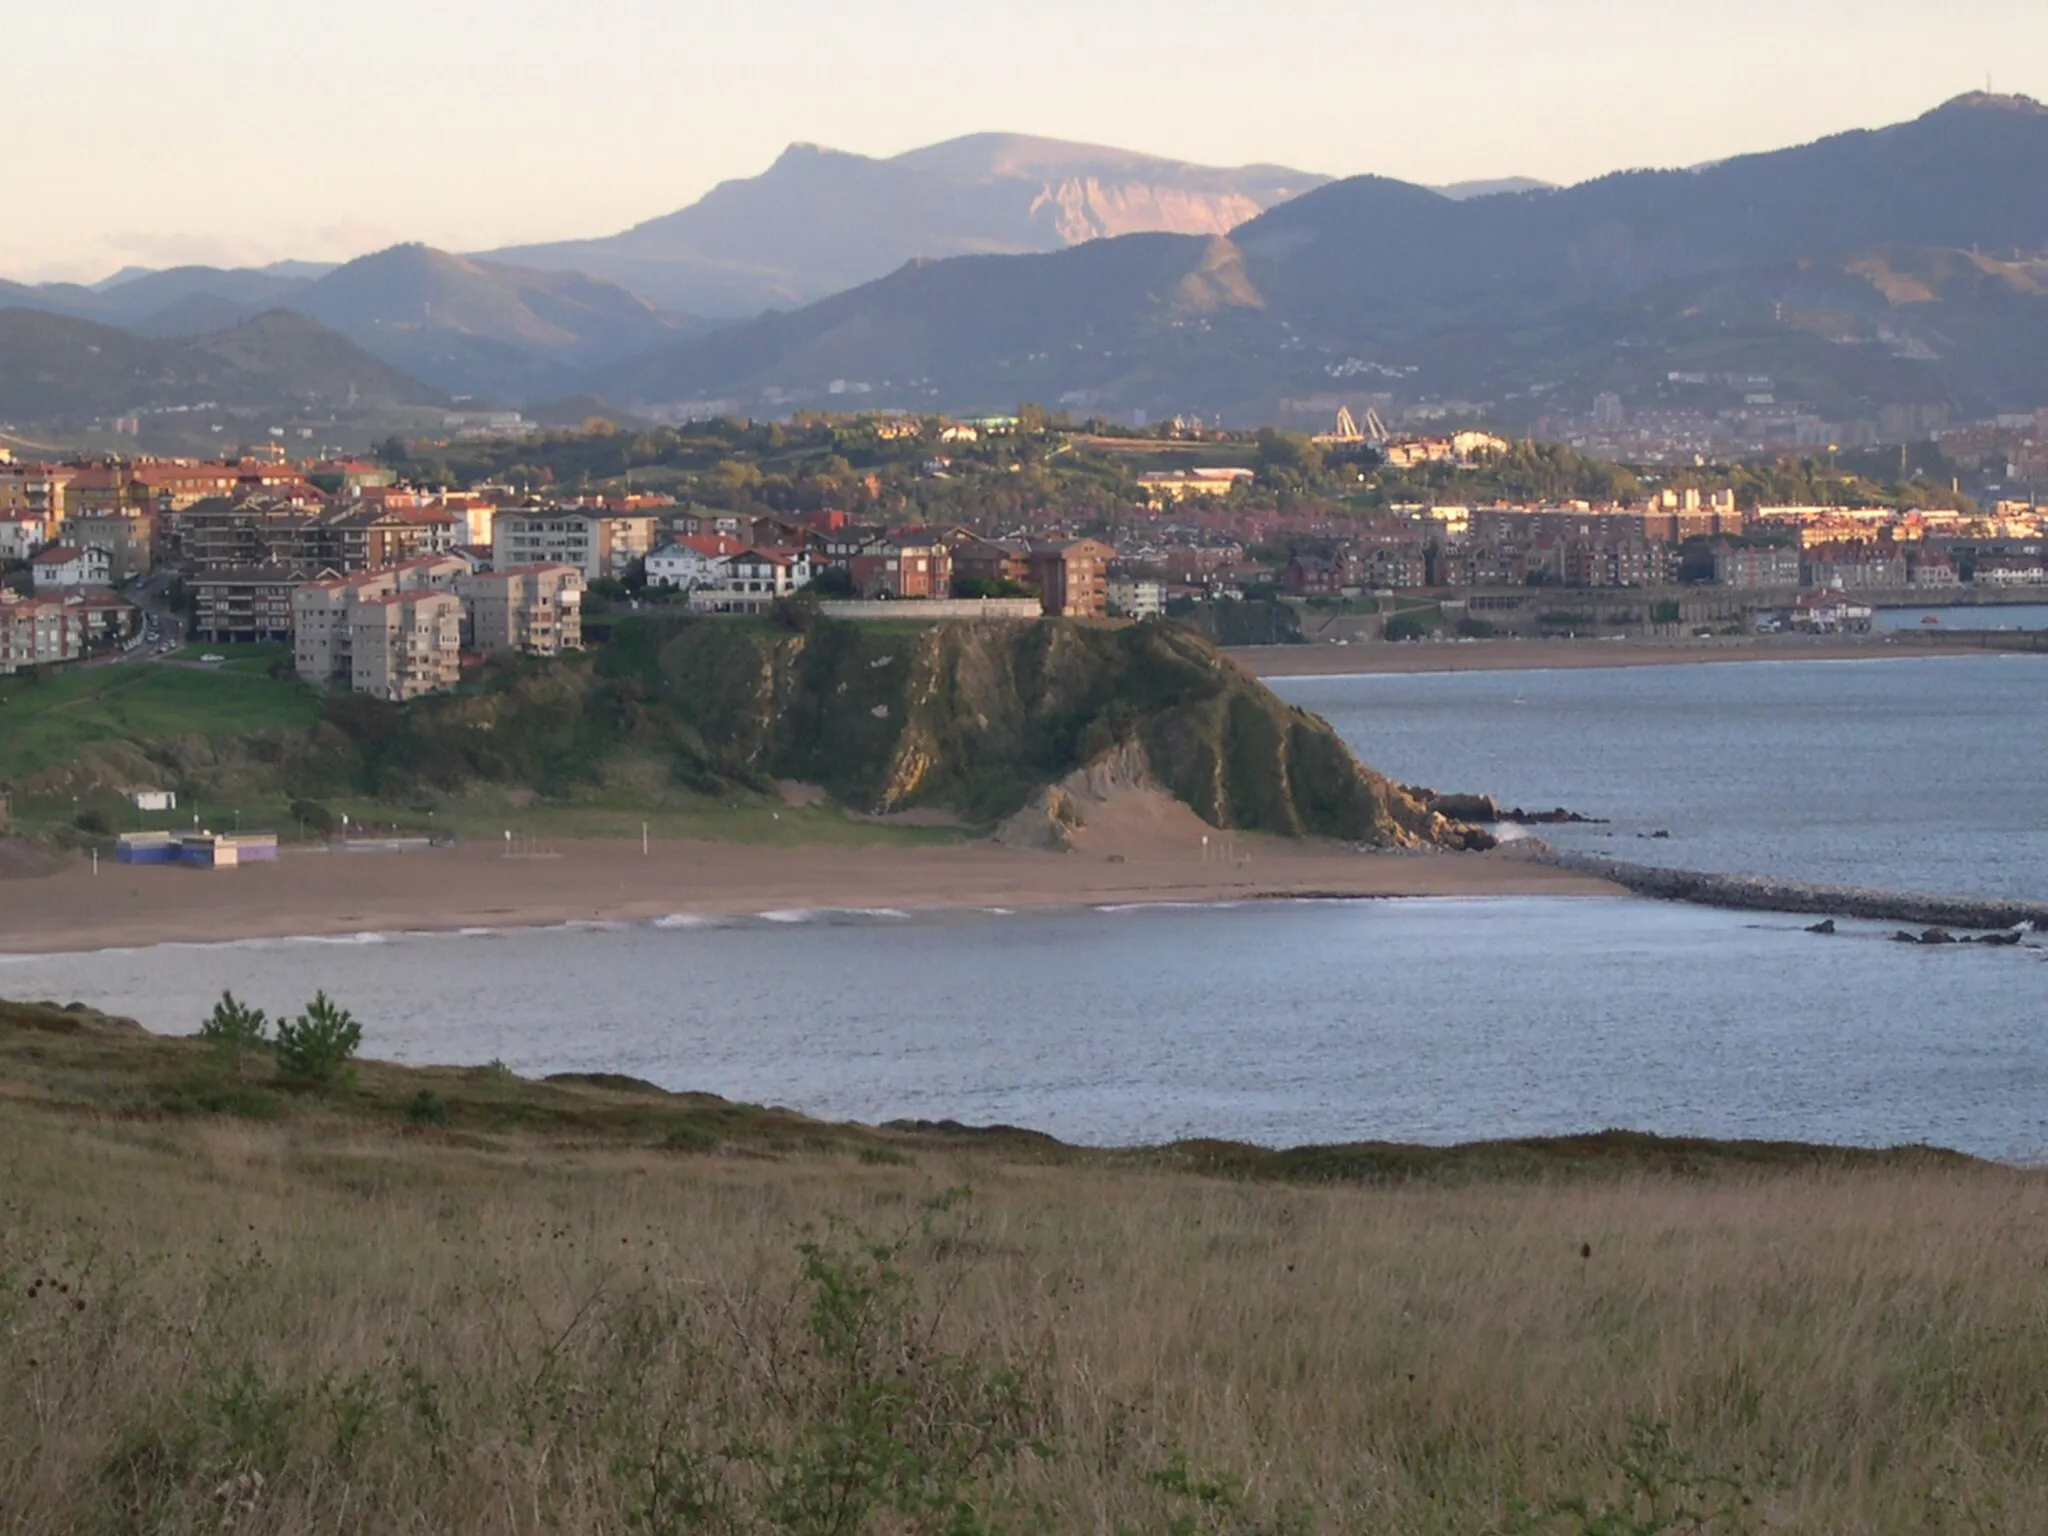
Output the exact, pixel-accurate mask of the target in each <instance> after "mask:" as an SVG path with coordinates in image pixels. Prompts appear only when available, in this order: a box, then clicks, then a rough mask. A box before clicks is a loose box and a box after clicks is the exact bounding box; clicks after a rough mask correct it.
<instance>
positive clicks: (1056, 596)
mask: <svg viewBox="0 0 2048 1536" xmlns="http://www.w3.org/2000/svg"><path fill="white" fill-rule="evenodd" d="M1115 558H1116V551H1115V550H1113V549H1111V548H1110V547H1109V546H1108V545H1107V544H1105V543H1103V542H1102V541H1101V540H1100V539H1062V540H1051V541H1047V542H1041V543H1034V544H1032V545H1031V547H1030V551H1029V554H1028V557H1027V559H1028V564H1029V568H1030V575H1029V577H1027V578H1026V579H1027V580H1028V581H1029V582H1030V584H1031V585H1032V586H1034V587H1036V588H1037V589H1038V601H1039V605H1040V607H1042V608H1043V609H1044V610H1045V612H1046V613H1047V614H1048V615H1049V616H1052V617H1055V618H1059V617H1066V618H1094V619H1099V618H1102V617H1103V616H1104V615H1106V614H1107V613H1108V612H1109V595H1108V592H1107V590H1106V587H1105V582H1106V581H1107V579H1108V575H1109V562H1110V561H1112V560H1114V559H1115Z"/></svg>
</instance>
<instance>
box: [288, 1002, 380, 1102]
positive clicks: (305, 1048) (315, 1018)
mask: <svg viewBox="0 0 2048 1536" xmlns="http://www.w3.org/2000/svg"><path fill="white" fill-rule="evenodd" d="M362 1043H363V1028H362V1026H361V1025H360V1024H358V1023H357V1022H356V1021H355V1016H354V1015H353V1014H351V1013H350V1012H349V1011H348V1010H347V1009H346V1008H343V1007H340V1006H338V1005H337V1004H335V1003H332V1002H329V1001H328V998H327V994H326V993H325V992H319V993H316V994H315V995H314V997H313V1001H312V1002H310V1003H308V1004H307V1005H306V1011H305V1012H304V1013H302V1014H300V1015H299V1016H298V1017H297V1018H296V1019H286V1020H283V1021H281V1022H280V1023H279V1024H278V1026H277V1070H278V1072H279V1073H280V1074H281V1075H282V1076H284V1077H288V1078H292V1079H295V1080H297V1081H299V1082H302V1083H310V1084H311V1085H313V1086H314V1087H316V1088H317V1087H324V1086H326V1085H327V1084H329V1083H332V1082H336V1081H338V1080H339V1079H340V1078H341V1076H342V1074H343V1071H344V1069H345V1068H346V1067H347V1065H348V1062H349V1059H350V1058H351V1057H353V1056H354V1055H355V1053H356V1052H357V1050H359V1049H360V1048H361V1046H362Z"/></svg>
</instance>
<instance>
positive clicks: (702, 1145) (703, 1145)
mask: <svg viewBox="0 0 2048 1536" xmlns="http://www.w3.org/2000/svg"><path fill="white" fill-rule="evenodd" d="M662 1145H663V1146H664V1147H666V1148H668V1150H669V1151H671V1152H709V1151H711V1150H713V1149H714V1148H716V1147H717V1145H718V1138H717V1137H716V1136H714V1135H712V1134H711V1133H710V1132H709V1131H707V1130H705V1129H704V1128H703V1127H702V1126H700V1125H692V1124H691V1123H690V1122H689V1121H687V1120H678V1121H677V1122H676V1123H675V1124H674V1125H672V1126H670V1127H669V1132H668V1136H667V1137H666V1138H665V1139H664V1140H663V1141H662Z"/></svg>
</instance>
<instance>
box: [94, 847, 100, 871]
mask: <svg viewBox="0 0 2048 1536" xmlns="http://www.w3.org/2000/svg"><path fill="white" fill-rule="evenodd" d="M92 872H93V873H94V874H98V873H99V872H100V851H99V849H97V848H95V849H93V851H92Z"/></svg>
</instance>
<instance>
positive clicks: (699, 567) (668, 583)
mask: <svg viewBox="0 0 2048 1536" xmlns="http://www.w3.org/2000/svg"><path fill="white" fill-rule="evenodd" d="M745 547H746V546H745V545H743V544H741V543H740V542H739V541H738V540H736V539H728V538H723V537H720V536H719V535H717V534H703V535H698V536H696V537H684V538H680V539H671V540H669V541H668V542H667V543H666V544H664V545H662V546H661V548H659V549H657V550H655V551H654V552H653V553H652V554H650V555H649V556H648V557H647V585H649V586H650V587H672V588H675V589H676V590H678V591H682V592H691V591H695V590H696V589H697V588H698V587H708V586H712V585H715V584H718V583H719V582H721V581H722V579H723V575H724V569H723V567H724V561H725V560H726V558H727V557H728V556H731V555H736V554H738V553H740V551H741V550H743V549H744V548H745Z"/></svg>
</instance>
